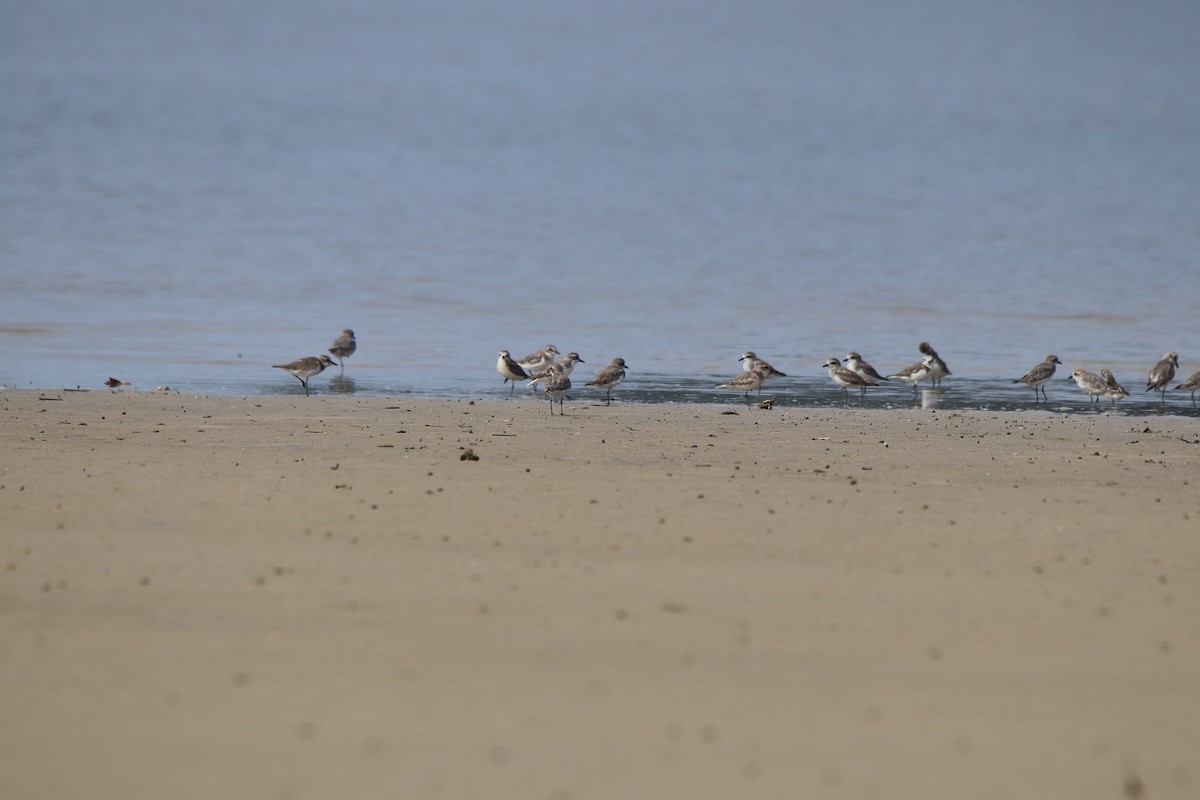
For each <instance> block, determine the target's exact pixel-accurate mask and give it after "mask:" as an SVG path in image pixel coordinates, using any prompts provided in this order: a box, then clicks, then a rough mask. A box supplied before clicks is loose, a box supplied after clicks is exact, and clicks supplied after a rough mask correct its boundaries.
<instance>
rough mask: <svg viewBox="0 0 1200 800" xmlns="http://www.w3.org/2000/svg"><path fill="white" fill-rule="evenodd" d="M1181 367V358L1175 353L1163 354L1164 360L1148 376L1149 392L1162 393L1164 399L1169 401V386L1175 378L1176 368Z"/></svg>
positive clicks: (1147, 387) (1151, 369) (1147, 386)
mask: <svg viewBox="0 0 1200 800" xmlns="http://www.w3.org/2000/svg"><path fill="white" fill-rule="evenodd" d="M1178 366H1179V356H1177V355H1175V353H1163V357H1162V360H1161V361H1159V362H1158V363H1157V364H1155V365H1154V366H1153V367H1151V368H1150V373H1149V374H1148V375H1147V376H1146V391H1147V392H1151V391H1153V392H1162V399H1163V400H1166V399H1167V384H1168V383H1170V382H1171V378H1174V377H1175V368H1176V367H1178Z"/></svg>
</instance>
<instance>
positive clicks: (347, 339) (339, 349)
mask: <svg viewBox="0 0 1200 800" xmlns="http://www.w3.org/2000/svg"><path fill="white" fill-rule="evenodd" d="M357 349H358V342H356V341H355V340H354V331H352V330H350V329H349V328H346V330H344V331H342V335H341V336H339V337H337V338H336V339H334V340H333V344H331V345H329V352H330V353H333V355H335V356H336V357H337V360H338V366H340V367H341V368H342V370H341V372H339V373H338V374H339V375H345V374H346V359H347V358H349V357H350V356H352V355H354V351H355V350H357Z"/></svg>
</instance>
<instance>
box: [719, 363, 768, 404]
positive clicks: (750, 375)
mask: <svg viewBox="0 0 1200 800" xmlns="http://www.w3.org/2000/svg"><path fill="white" fill-rule="evenodd" d="M762 384H763V374H762V372H760V371H759V370H756V369H748V370H746V371H745V372H743V373H742V374H740V375H738V376H737V377H736V378H734V379H733V380H731V381H726V382H725V383H718V384H717V388H718V389H733V390H734V391H737V392H745V393H746V405H750V393H751V392H753V391H755V390H758V393H759V395H761V394H762Z"/></svg>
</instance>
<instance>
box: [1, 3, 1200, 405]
mask: <svg viewBox="0 0 1200 800" xmlns="http://www.w3.org/2000/svg"><path fill="white" fill-rule="evenodd" d="M0 14H2V15H3V18H2V19H0V31H2V32H0V37H3V38H2V44H3V46H2V47H0V86H3V87H4V88H3V89H0V136H2V139H0V146H2V148H3V151H2V156H3V157H2V158H0V286H2V291H0V343H2V344H3V345H4V351H5V353H6V356H5V358H4V359H3V363H0V384H4V385H10V386H19V387H23V386H34V387H51V388H52V387H64V386H65V387H73V386H76V385H78V386H83V387H88V388H99V387H100V385H101V383H102V382H103V381H104V379H105V378H107V377H109V376H110V375H111V376H115V377H118V378H122V379H124V380H129V381H131V382H132V383H133V385H134V387H135V388H137V389H149V388H153V387H155V386H159V385H168V386H172V387H173V388H179V389H181V390H185V391H204V392H207V393H218V394H221V393H225V394H270V393H282V392H289V391H296V390H298V389H299V385H298V383H297V382H296V381H295V380H294V379H292V378H291V377H290V376H288V375H286V374H284V373H282V372H280V371H278V370H272V369H271V368H270V365H271V364H274V363H280V362H282V361H289V360H292V359H295V358H297V357H300V356H303V355H312V354H316V353H319V352H322V351H324V349H325V348H327V347H328V346H329V344H330V342H332V340H333V338H334V337H335V336H336V335H337V334H338V332H339V331H340V330H341V329H342V328H344V327H351V328H354V330H355V331H356V332H357V334H358V338H359V342H360V346H359V352H358V353H357V354H356V355H355V356H354V357H353V358H351V359H350V362H349V366H348V369H347V376H348V377H350V378H351V379H352V381H353V382H352V383H350V384H344V387H345V388H352V389H353V391H356V392H359V393H367V394H402V393H416V394H422V395H425V394H432V395H447V396H462V397H466V396H482V395H490V394H492V393H494V392H504V391H506V390H505V389H504V387H499V386H498V383H499V376H498V375H497V374H496V373H495V370H494V367H493V365H494V363H495V358H496V352H497V351H498V350H499V349H501V348H506V349H509V350H511V351H512V352H513V353H514V354H524V353H526V352H530V351H532V350H534V349H537V348H538V347H540V346H541V345H543V344H545V343H547V342H553V343H555V344H557V345H558V347H559V349H560V350H562V351H563V352H566V351H567V350H577V351H578V352H580V353H582V354H583V356H584V358H585V359H587V361H588V363H587V364H586V365H584V366H581V367H580V372H581V373H583V376H584V377H585V378H586V377H590V374H592V373H591V372H589V371H588V368H589V367H593V366H594V367H595V368H596V369H598V368H599V367H600V366H602V365H603V364H605V363H607V362H608V361H609V360H610V359H611V358H612V357H614V356H616V355H620V356H623V357H625V359H626V360H627V361H628V362H629V364H630V367H631V372H630V377H629V379H628V382H627V384H625V385H623V386H622V387H621V388H620V389H618V391H617V394H619V395H621V396H622V397H623V398H625V399H626V400H631V399H639V400H643V401H649V402H654V401H658V400H663V401H674V400H677V399H689V400H695V401H698V402H723V403H730V402H735V401H736V398H731V397H729V396H727V395H725V394H723V393H720V392H717V391H716V390H715V389H713V388H711V387H713V386H715V384H716V383H719V382H721V381H722V380H726V379H728V378H730V377H732V376H733V375H735V374H736V373H737V372H738V364H737V357H738V356H739V355H740V354H741V352H742V351H743V350H746V349H754V350H755V351H757V352H758V353H759V354H760V355H761V356H763V357H765V358H767V359H769V360H770V361H771V362H772V363H773V364H775V365H776V366H778V367H779V368H781V369H783V370H784V371H786V372H788V373H789V375H791V376H792V377H791V378H789V379H788V381H787V383H786V384H784V383H783V382H780V384H779V386H778V388H776V387H775V386H771V385H769V386H770V388H771V389H772V391H773V392H774V393H775V394H776V396H777V398H778V400H779V402H780V403H792V402H795V403H798V404H813V405H820V404H826V403H832V404H839V403H841V402H842V399H841V396H840V392H837V391H836V390H835V389H833V388H832V386H831V385H830V384H829V382H828V379H827V378H826V377H825V372H824V370H823V369H822V368H821V364H822V363H823V362H824V360H825V359H826V358H828V357H829V356H831V355H838V356H841V355H844V354H845V353H846V352H847V351H848V350H857V351H859V352H862V353H863V354H864V355H865V356H866V357H867V358H868V359H869V360H870V361H872V362H873V363H874V364H876V366H877V367H879V368H880V369H886V370H892V369H898V368H900V367H902V366H904V365H906V364H908V363H911V362H912V361H915V360H916V359H917V358H918V357H919V354H918V353H917V351H916V345H917V343H918V342H919V341H922V340H928V341H930V342H932V343H934V345H935V346H936V347H937V348H938V350H939V352H940V353H941V354H942V356H943V357H944V358H946V360H947V361H949V362H950V364H951V367H952V369H954V371H955V376H954V378H952V379H948V380H947V384H946V389H945V391H944V392H942V393H940V394H936V395H935V397H936V399H937V402H938V403H939V404H941V407H946V408H960V407H961V408H969V407H986V408H1008V407H1018V408H1020V407H1029V406H1031V405H1032V403H1031V402H1030V403H1029V404H1028V405H1026V401H1027V400H1028V399H1029V396H1031V395H1032V392H1031V391H1030V390H1027V389H1025V388H1024V387H1013V386H1012V385H1011V384H1010V383H1008V381H1009V380H1011V378H1015V377H1017V376H1019V375H1021V374H1023V373H1024V372H1025V371H1026V370H1027V369H1028V368H1029V367H1031V366H1033V365H1034V364H1036V363H1038V362H1039V361H1041V360H1042V358H1043V357H1044V356H1045V355H1046V354H1047V353H1050V352H1053V353H1057V354H1058V355H1059V356H1060V358H1062V360H1063V361H1064V362H1065V366H1064V367H1063V368H1060V374H1061V376H1062V377H1064V378H1065V377H1066V375H1069V374H1070V371H1071V369H1074V368H1077V367H1083V368H1088V369H1093V370H1096V369H1099V367H1102V366H1107V367H1109V368H1111V369H1113V370H1114V371H1115V372H1116V374H1117V376H1118V378H1119V379H1121V380H1122V381H1123V382H1124V383H1125V384H1126V386H1127V387H1128V388H1129V389H1130V390H1131V391H1132V392H1134V393H1135V394H1140V388H1141V385H1142V378H1143V377H1144V375H1145V373H1146V370H1147V369H1148V368H1149V367H1150V365H1151V364H1153V363H1154V362H1155V361H1156V360H1157V359H1158V358H1160V357H1161V355H1162V353H1163V352H1165V351H1167V350H1174V351H1177V352H1179V353H1180V355H1181V357H1182V362H1183V363H1182V367H1183V369H1182V370H1181V372H1182V375H1181V376H1180V377H1183V376H1184V375H1187V374H1189V373H1190V372H1192V371H1194V370H1196V369H1200V314H1197V313H1196V312H1195V309H1196V308H1197V307H1198V304H1200V269H1198V268H1197V261H1196V258H1197V256H1196V254H1197V253H1200V218H1198V217H1197V215H1196V213H1195V210H1196V209H1197V208H1200V136H1197V135H1196V132H1197V131H1198V130H1200V95H1197V93H1196V92H1195V91H1194V79H1195V75H1197V74H1200V50H1198V49H1197V48H1196V47H1195V46H1194V45H1195V42H1194V31H1195V30H1197V29H1200V7H1198V6H1196V5H1195V4H1193V3H1187V2H1148V3H1141V4H1135V5H1131V4H1128V3H1121V2H1099V3H1082V2H1080V3H1071V2H1067V3H1055V4H1044V3H1034V2H1017V3H1009V4H994V3H987V2H964V3H946V2H935V1H934V0H919V1H915V2H901V3H885V2H868V3H864V4H833V3H820V2H800V3H783V2H749V3H741V4H728V3H718V2H666V3H657V4H644V3H635V2H632V1H631V0H616V1H615V2H611V3H604V4H591V3H578V2H528V1H525V0H517V1H516V2H511V3H504V4H499V5H497V4H492V3H483V2H473V1H471V2H458V3H432V2H429V3H401V4H397V3H393V2H384V0H352V1H351V2H337V3H333V2H328V3H326V2H316V0H300V1H299V2H296V1H295V0H292V1H290V2H282V0H273V1H270V0H269V1H268V2H262V3H253V4H239V3H233V2H216V1H214V0H198V1H192V2H182V0H154V2H151V0H117V1H115V2H108V3H104V4H91V3H83V2H67V0H46V2H40V3H29V4H7V5H5V6H4V7H3V9H2V10H0ZM577 375H578V373H577ZM329 385H330V384H329V374H328V373H326V374H325V375H323V376H320V377H318V378H314V379H313V386H314V388H315V389H318V390H319V391H327V390H328V388H329ZM906 391H908V395H907V396H906V394H905V392H906ZM922 396H923V395H920V394H918V396H917V402H918V403H919V402H920V398H921V397H922ZM1050 397H1051V400H1050V402H1049V403H1045V404H1041V405H1040V406H1038V407H1040V408H1055V407H1057V406H1059V405H1061V406H1062V407H1065V408H1069V409H1071V410H1075V411H1079V410H1082V411H1090V408H1089V406H1088V401H1087V399H1086V398H1085V397H1083V396H1082V394H1081V393H1080V392H1079V391H1078V390H1077V389H1075V388H1074V386H1073V385H1070V384H1055V385H1053V386H1052V388H1051V390H1050ZM1059 398H1062V400H1061V401H1060V400H1059ZM852 402H856V401H854V400H852ZM909 402H912V398H911V391H910V390H905V389H895V390H893V389H890V388H889V389H884V390H880V391H878V392H875V393H873V394H872V395H871V396H870V397H868V399H867V401H866V404H867V405H868V406H871V405H888V404H895V405H897V406H903V405H905V404H907V403H909ZM1164 408H1165V409H1168V410H1169V411H1170V412H1171V413H1183V414H1190V413H1192V405H1191V402H1190V399H1189V398H1188V396H1187V395H1186V393H1182V392H1172V393H1169V394H1168V399H1167V401H1166V402H1165V403H1161V402H1158V401H1154V400H1151V399H1150V396H1148V395H1146V396H1139V397H1135V398H1130V400H1127V401H1125V402H1124V403H1122V404H1121V405H1120V406H1119V407H1118V411H1117V412H1110V413H1127V414H1152V413H1158V412H1159V411H1161V410H1162V409H1164Z"/></svg>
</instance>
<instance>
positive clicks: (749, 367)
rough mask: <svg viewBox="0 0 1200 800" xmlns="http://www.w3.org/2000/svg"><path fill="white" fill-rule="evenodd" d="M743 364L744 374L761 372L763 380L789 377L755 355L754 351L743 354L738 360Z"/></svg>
mask: <svg viewBox="0 0 1200 800" xmlns="http://www.w3.org/2000/svg"><path fill="white" fill-rule="evenodd" d="M738 361H741V362H742V370H743V371H744V372H751V371H755V372H761V373H762V376H763V380H764V381H765V380H767V379H768V378H786V377H787V375H786V374H784V373H782V372H780V371H779V370H777V369H775V368H774V367H772V366H771V365H770V364H768V363H767V362H766V361H763V360H762V359H761V358H759V357H758V356H756V355H755V354H754V351H753V350H747V351H746V352H744V353H742V357H741V358H739V359H738Z"/></svg>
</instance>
